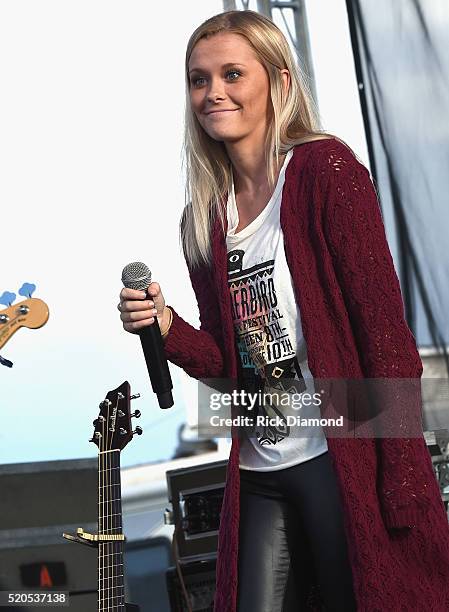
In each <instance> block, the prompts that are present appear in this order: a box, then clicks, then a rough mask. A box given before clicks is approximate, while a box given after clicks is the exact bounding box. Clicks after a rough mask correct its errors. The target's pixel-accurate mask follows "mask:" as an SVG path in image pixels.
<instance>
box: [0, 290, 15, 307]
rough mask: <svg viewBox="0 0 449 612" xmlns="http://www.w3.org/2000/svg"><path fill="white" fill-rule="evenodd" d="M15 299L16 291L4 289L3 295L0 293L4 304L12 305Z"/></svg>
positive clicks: (1, 302)
mask: <svg viewBox="0 0 449 612" xmlns="http://www.w3.org/2000/svg"><path fill="white" fill-rule="evenodd" d="M15 299H16V294H15V293H11V292H10V291H4V292H3V293H2V295H0V304H3V305H4V306H11V304H12V303H13V302H14V300H15Z"/></svg>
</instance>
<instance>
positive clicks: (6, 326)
mask: <svg viewBox="0 0 449 612" xmlns="http://www.w3.org/2000/svg"><path fill="white" fill-rule="evenodd" d="M48 316H49V311H48V306H47V304H46V303H45V302H43V301H42V300H40V299H38V298H28V299H27V300H23V302H19V303H18V304H12V305H11V306H9V307H8V308H5V309H3V310H0V348H2V346H4V345H5V344H6V343H7V342H8V340H9V339H10V338H11V336H12V335H13V334H14V333H15V332H16V331H17V330H18V329H20V328H21V327H29V328H30V329H38V328H39V327H42V326H43V325H45V323H46V322H47V321H48Z"/></svg>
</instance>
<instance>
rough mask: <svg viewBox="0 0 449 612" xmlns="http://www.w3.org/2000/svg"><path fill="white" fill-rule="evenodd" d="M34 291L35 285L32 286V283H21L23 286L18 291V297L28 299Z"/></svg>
mask: <svg viewBox="0 0 449 612" xmlns="http://www.w3.org/2000/svg"><path fill="white" fill-rule="evenodd" d="M35 291H36V285H33V283H23V285H22V286H21V287H20V289H19V295H23V297H29V298H30V297H31V296H32V295H33V293H34V292H35Z"/></svg>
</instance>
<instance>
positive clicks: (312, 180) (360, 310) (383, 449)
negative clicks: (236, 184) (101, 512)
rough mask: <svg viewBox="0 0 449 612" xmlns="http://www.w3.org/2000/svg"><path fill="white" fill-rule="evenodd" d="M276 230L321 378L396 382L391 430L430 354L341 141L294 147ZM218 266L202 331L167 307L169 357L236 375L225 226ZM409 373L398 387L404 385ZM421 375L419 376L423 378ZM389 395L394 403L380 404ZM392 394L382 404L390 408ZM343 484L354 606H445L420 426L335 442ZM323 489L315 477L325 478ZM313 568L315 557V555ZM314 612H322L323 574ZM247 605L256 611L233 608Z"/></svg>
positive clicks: (445, 531)
mask: <svg viewBox="0 0 449 612" xmlns="http://www.w3.org/2000/svg"><path fill="white" fill-rule="evenodd" d="M281 226H282V231H283V234H284V244H285V252H286V257H287V262H288V264H289V269H290V272H291V276H292V282H293V286H294V290H295V297H296V300H297V303H298V305H299V308H300V312H301V319H302V326H303V333H304V337H305V340H306V345H307V352H308V360H309V366H310V370H311V373H312V375H313V376H314V378H318V377H322V378H326V377H329V378H332V377H338V378H343V379H365V378H366V379H374V380H386V381H387V382H394V383H395V382H396V381H397V382H398V385H396V384H394V385H393V384H387V385H384V386H380V387H379V388H378V389H377V388H376V390H375V393H373V396H372V398H370V399H371V401H372V403H373V408H374V410H376V409H378V408H382V406H383V405H385V406H386V405H388V407H389V410H388V411H387V414H388V416H389V417H390V416H391V419H392V422H390V423H388V422H387V423H386V425H387V426H388V424H390V425H391V426H392V430H393V431H395V434H396V433H397V431H398V428H399V431H400V432H401V431H408V429H407V427H406V425H407V424H408V421H409V420H410V418H413V419H416V418H418V419H419V417H420V414H421V409H422V408H421V406H422V404H421V395H420V385H419V382H420V380H419V379H420V376H421V374H422V363H421V360H420V358H419V353H418V351H417V347H416V342H415V339H414V337H413V335H412V333H411V331H410V329H409V328H408V326H407V323H406V321H405V319H404V307H403V302H402V297H401V293H400V287H399V281H398V278H397V276H396V273H395V270H394V266H393V261H392V257H391V253H390V250H389V247H388V243H387V240H386V236H385V229H384V226H383V222H382V217H381V212H380V207H379V203H378V200H377V196H376V192H375V189H374V186H373V184H372V182H371V179H370V176H369V173H368V171H367V169H366V168H365V167H364V166H363V165H362V164H361V163H360V162H358V160H357V159H356V158H355V157H354V155H353V154H352V152H351V151H350V150H349V149H348V148H347V147H346V146H345V145H344V144H343V143H341V142H339V141H337V140H335V139H330V140H321V141H317V142H312V143H307V144H304V145H301V146H298V147H295V150H294V155H293V157H292V159H291V161H290V163H289V166H288V167H287V170H286V175H285V183H284V188H283V195H282V204H281ZM212 241H213V257H214V265H213V270H212V271H211V272H209V271H207V270H205V269H203V270H201V271H198V272H196V273H195V274H193V275H192V273H191V280H192V286H193V288H194V291H195V294H196V298H197V301H198V308H199V312H200V320H201V329H200V330H197V329H195V328H193V327H192V326H191V325H190V324H188V323H187V322H186V321H184V320H183V319H182V318H181V317H180V316H179V315H178V314H177V313H176V311H175V310H174V309H173V307H171V308H172V310H173V323H172V326H171V329H170V332H169V334H168V336H167V338H166V340H165V350H166V353H167V357H168V359H170V360H171V361H172V362H173V363H175V364H176V365H178V366H180V367H182V368H184V370H185V371H186V372H187V373H188V374H190V375H191V376H194V377H196V378H202V377H205V378H207V377H215V376H226V377H229V378H231V377H232V378H234V377H237V376H238V371H239V364H238V359H237V355H236V348H235V340H234V331H233V321H232V315H231V308H230V300H229V293H228V288H227V271H226V242H225V236H224V235H223V232H222V230H221V227H219V224H216V225H215V227H214V229H213V236H212ZM400 380H405V381H406V382H407V381H411V384H406V385H405V386H400V385H399V381H400ZM416 383H417V384H416ZM385 402H386V403H385ZM384 403H385V404H384ZM328 447H329V455H330V458H331V460H332V464H333V467H334V469H335V473H336V477H337V481H338V484H339V488H340V492H341V496H342V503H343V510H344V524H345V531H346V535H347V540H348V551H349V557H350V562H351V567H352V572H353V581H354V591H355V594H356V600H357V606H358V611H359V612H384V611H385V612H386V611H387V610H389V611H392V612H409V611H411V610H413V611H418V612H428V611H430V610H432V612H434V611H435V612H443V611H446V610H449V526H448V521H447V516H446V512H445V509H444V505H443V502H442V500H441V495H440V491H439V488H438V484H437V482H436V479H435V476H434V473H433V468H432V463H431V458H430V454H429V452H428V450H427V447H426V445H425V440H424V437H423V435H422V430H421V432H420V434H419V435H415V436H414V437H404V436H402V437H398V436H396V435H395V437H393V436H389V437H386V438H382V439H380V438H347V437H346V438H334V437H329V438H328ZM317 486H319V483H317ZM239 492H240V476H239V439H238V437H237V436H234V437H233V440H232V447H231V453H230V457H229V462H228V467H227V478H226V487H225V492H224V499H223V506H222V510H221V516H220V530H219V538H218V558H217V572H216V578H217V583H216V593H215V602H214V612H236V611H237V594H238V588H244V585H239V584H238V575H237V573H238V572H237V569H238V541H239V510H240V505H239ZM310 563H311V564H313V560H312V559H310ZM308 586H309V592H310V597H309V606H308V610H310V611H312V610H313V611H317V610H321V609H322V607H321V605H320V596H319V584H317V583H316V581H312V582H311V583H310V584H309V585H308ZM239 612H251V611H246V610H244V611H241V610H240V611H239Z"/></svg>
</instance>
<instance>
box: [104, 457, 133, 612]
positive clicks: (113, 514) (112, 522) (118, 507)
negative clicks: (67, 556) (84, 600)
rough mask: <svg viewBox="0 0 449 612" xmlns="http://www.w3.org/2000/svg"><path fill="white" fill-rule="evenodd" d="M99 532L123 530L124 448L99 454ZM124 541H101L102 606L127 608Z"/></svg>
mask: <svg viewBox="0 0 449 612" xmlns="http://www.w3.org/2000/svg"><path fill="white" fill-rule="evenodd" d="M98 486H99V489H98V534H99V535H103V536H115V535H118V534H122V533H123V529H122V502H121V486H120V450H111V451H104V452H100V453H99V454H98ZM123 549H124V543H123V541H120V540H117V541H104V542H101V541H100V542H99V543H98V610H99V612H103V611H106V610H117V611H118V612H122V611H123V612H124V611H125V610H126V607H125V581H124V564H123Z"/></svg>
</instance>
